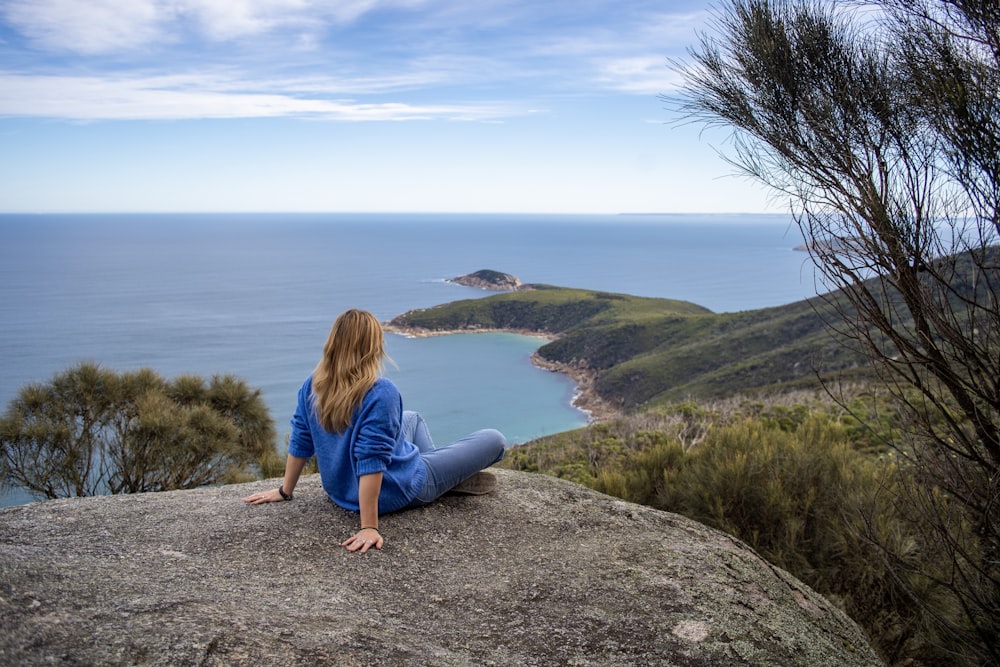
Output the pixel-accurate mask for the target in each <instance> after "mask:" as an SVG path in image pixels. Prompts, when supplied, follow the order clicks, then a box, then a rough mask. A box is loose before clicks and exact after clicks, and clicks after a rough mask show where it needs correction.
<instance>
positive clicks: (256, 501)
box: [243, 489, 284, 505]
mask: <svg viewBox="0 0 1000 667" xmlns="http://www.w3.org/2000/svg"><path fill="white" fill-rule="evenodd" d="M283 500H284V498H282V497H281V492H280V491H278V489H271V490H270V491H261V492H260V493H255V494H253V495H252V496H247V497H246V498H244V499H243V502H245V503H249V504H251V505H263V504H264V503H276V502H280V501H283Z"/></svg>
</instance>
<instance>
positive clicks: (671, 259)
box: [0, 213, 816, 504]
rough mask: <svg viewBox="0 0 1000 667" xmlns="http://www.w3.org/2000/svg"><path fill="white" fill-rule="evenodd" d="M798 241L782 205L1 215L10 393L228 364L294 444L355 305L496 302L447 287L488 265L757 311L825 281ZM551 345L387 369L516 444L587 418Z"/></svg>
mask: <svg viewBox="0 0 1000 667" xmlns="http://www.w3.org/2000/svg"><path fill="white" fill-rule="evenodd" d="M800 242H801V240H800V238H799V236H798V232H797V230H796V229H795V227H794V225H792V224H791V221H790V219H789V218H788V216H783V215H743V216H736V215H719V216H712V215H680V214H676V215H671V214H663V215H644V216H614V215H528V214H523V215H506V214H504V215H500V214H497V215H487V214H477V215H460V214H444V215H434V214H346V213H343V214H276V213H275V214H236V213H234V214H134V215H133V214H116V215H97V214H93V215H89V214H88V215H83V214H80V215H0V313H2V320H0V368H2V369H3V376H2V379H0V405H3V406H6V405H7V404H8V403H9V401H10V400H11V399H12V398H13V397H14V396H15V395H16V393H17V391H18V389H19V388H20V387H22V386H23V385H25V384H27V383H29V382H45V381H47V380H48V379H50V378H51V376H52V375H53V374H55V373H57V372H60V371H62V370H64V369H66V368H68V367H69V366H71V365H73V364H75V363H78V362H80V361H83V360H90V361H96V362H98V363H100V364H102V365H103V366H105V367H108V368H113V369H115V370H129V369H135V368H141V367H149V368H153V369H154V370H156V371H158V372H160V373H161V374H163V375H164V376H166V377H173V376H175V375H177V374H180V373H195V374H199V375H202V376H205V377H208V376H211V375H212V374H216V373H220V374H234V375H237V376H239V377H242V378H243V379H245V380H247V382H249V383H250V384H251V385H253V386H255V387H260V388H261V390H262V392H263V395H264V399H265V401H266V402H267V404H268V406H269V408H270V410H271V413H272V416H273V417H274V419H275V422H276V425H277V428H278V433H279V437H278V442H277V443H276V446H278V447H279V448H282V447H283V443H284V439H285V437H286V435H287V432H288V420H289V419H290V417H291V411H292V409H293V407H294V400H295V391H296V389H297V388H298V386H299V384H300V383H301V382H302V381H303V380H304V379H305V377H306V376H307V375H308V374H309V373H310V372H311V370H312V368H313V366H314V365H315V363H316V360H317V359H318V357H319V353H320V351H321V349H322V345H323V342H324V340H325V338H326V334H327V332H328V330H329V327H330V324H331V323H332V321H333V319H334V318H335V317H336V316H337V314H339V313H340V312H342V311H343V310H345V309H346V308H351V307H358V308H364V309H367V310H371V311H372V312H373V313H374V314H375V315H376V316H377V317H379V319H382V320H387V319H390V318H391V317H393V316H394V315H397V314H399V313H402V312H405V311H407V310H410V309H413V308H424V307H429V306H433V305H436V304H439V303H445V302H448V301H454V300H456V299H465V298H480V297H483V296H488V295H489V293H488V292H484V291H482V290H476V289H472V288H468V287H462V286H459V285H455V284H453V283H450V282H447V281H446V279H447V278H451V277H455V276H458V275H462V274H466V273H470V272H473V271H476V270H479V269H484V268H488V269H494V270H498V271H504V272H507V273H512V274H514V275H517V276H518V277H520V278H521V280H522V281H524V282H538V283H547V284H552V285H560V286H565V287H578V288H586V289H598V290H604V291H610V292H622V293H627V294H635V295H640V296H654V297H666V298H675V299H683V300H688V301H693V302H695V303H698V304H700V305H703V306H705V307H707V308H710V309H712V310H714V311H716V312H727V311H735V310H749V309H756V308H762V307H767V306H776V305H781V304H784V303H789V302H792V301H797V300H799V299H802V298H806V297H808V296H812V295H814V294H815V293H816V287H815V285H814V283H813V278H812V275H813V274H812V269H811V265H809V263H808V259H807V257H806V256H805V255H804V254H803V253H799V252H794V251H793V247H794V246H795V245H797V244H798V243H800ZM543 342H544V341H542V340H541V339H538V338H532V337H525V336H518V335H513V334H463V335H451V336H442V337H432V338H420V339H413V338H406V337H403V336H398V335H389V336H388V337H387V348H388V352H389V354H390V356H391V357H392V358H393V359H394V361H395V365H389V366H388V367H387V369H386V375H387V376H389V377H390V378H392V379H393V380H394V381H395V382H396V383H397V384H398V385H399V386H400V389H401V390H402V392H403V396H404V401H405V404H406V407H407V408H410V409H415V410H419V411H420V412H421V413H423V414H424V416H425V417H426V418H427V420H428V422H429V423H430V426H431V430H432V433H433V435H434V438H435V440H436V441H438V442H448V441H450V440H453V439H455V438H458V437H461V436H462V435H464V434H465V433H467V432H469V431H471V430H475V429H477V428H483V427H493V428H498V429H500V430H501V431H503V432H504V433H505V434H506V435H507V437H508V439H509V440H510V442H511V443H512V444H517V443H522V442H525V441H527V440H530V439H532V438H535V437H539V436H542V435H546V434H550V433H555V432H559V431H563V430H568V429H571V428H575V427H578V426H581V425H583V424H585V423H586V415H585V414H583V413H581V412H580V411H579V410H576V409H575V408H574V407H573V406H572V405H571V399H572V396H573V391H574V386H573V383H572V382H571V381H570V380H569V379H567V378H566V377H564V376H562V375H559V374H555V373H551V372H548V371H544V370H541V369H538V368H536V367H534V366H532V365H531V363H530V356H531V353H532V352H533V351H534V350H535V349H537V348H538V347H539V345H541V344H542V343H543ZM11 497H12V496H11V494H9V493H8V494H6V495H5V496H4V499H0V504H10V499H11ZM16 500H17V501H18V502H24V498H23V497H18V498H17V499H16Z"/></svg>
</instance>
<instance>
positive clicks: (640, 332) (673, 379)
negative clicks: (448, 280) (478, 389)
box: [390, 285, 869, 410]
mask: <svg viewBox="0 0 1000 667" xmlns="http://www.w3.org/2000/svg"><path fill="white" fill-rule="evenodd" d="M526 287H527V289H524V288H522V290H521V291H517V292H511V293H505V294H498V295H494V296H489V297H485V298H478V299H467V300H462V301H455V302H452V303H448V304H444V305H441V306H435V307H433V308H427V309H423V310H415V311H410V312H408V313H405V314H403V315H400V316H398V317H396V318H395V319H393V320H392V322H391V323H390V326H391V327H392V328H398V329H402V330H411V331H412V330H428V331H438V332H443V331H482V330H496V329H500V330H514V331H527V332H536V333H543V334H547V335H551V336H553V337H554V338H555V340H553V341H552V342H549V343H547V344H546V345H543V346H542V347H541V348H540V349H539V350H538V354H539V356H541V357H542V358H543V359H545V360H547V361H550V362H555V363H558V364H565V365H568V366H571V367H577V368H586V369H588V370H589V371H590V372H591V373H593V374H594V377H595V382H594V390H595V391H596V393H597V394H598V395H599V396H600V397H601V398H602V399H603V400H604V401H606V402H609V403H611V404H614V405H619V406H621V407H622V408H623V409H625V410H632V409H635V408H639V407H649V406H653V405H656V404H658V403H664V402H672V401H677V400H686V399H689V398H695V399H710V398H719V397H724V396H729V395H732V394H734V393H744V394H747V393H754V392H776V391H787V390H791V389H800V388H811V387H816V386H818V380H817V378H816V373H817V371H820V372H822V374H823V376H824V378H837V379H841V380H862V379H867V377H868V373H869V371H868V367H867V365H866V364H865V363H864V361H863V359H862V358H861V356H860V355H858V354H857V353H855V352H851V351H849V350H848V349H846V348H845V347H844V346H843V344H842V343H839V342H837V341H836V340H835V339H834V338H833V337H832V336H831V334H830V332H829V329H828V327H827V325H826V323H825V320H829V321H836V320H837V315H836V314H835V313H833V311H832V309H831V308H830V306H829V304H827V303H826V302H825V301H824V300H823V299H811V300H807V301H800V302H796V303H793V304H789V305H786V306H780V307H776V308H766V309H760V310H752V311H745V312H740V313H723V314H716V313H712V312H711V311H709V310H708V309H706V308H703V307H701V306H698V305H696V304H693V303H690V302H687V301H676V300H671V299H655V298H648V297H635V296H629V295H626V294H612V293H607V292H595V291H589V290H580V289H570V288H564V287H555V286H552V285H530V286H526Z"/></svg>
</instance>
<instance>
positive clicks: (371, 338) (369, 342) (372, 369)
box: [312, 308, 387, 432]
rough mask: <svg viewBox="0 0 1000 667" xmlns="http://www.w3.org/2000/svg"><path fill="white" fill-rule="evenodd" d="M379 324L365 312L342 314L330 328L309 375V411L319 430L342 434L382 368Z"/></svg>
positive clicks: (357, 311) (352, 310)
mask: <svg viewBox="0 0 1000 667" xmlns="http://www.w3.org/2000/svg"><path fill="white" fill-rule="evenodd" d="M385 358H387V356H386V354H385V343H384V336H383V333H382V325H381V324H379V321H378V320H377V319H376V318H375V316H374V315H372V314H371V313H369V312H368V311H365V310H357V309H353V308H352V309H351V310H347V311H344V312H343V313H341V314H340V316H339V317H337V320H336V321H335V322H334V323H333V326H332V327H331V328H330V335H329V336H327V339H326V344H325V345H324V346H323V358H322V359H320V361H319V364H317V365H316V370H314V371H313V374H312V399H313V408H314V409H315V410H316V415H317V417H318V418H319V423H320V424H322V426H323V428H325V429H326V430H328V431H332V432H339V431H343V430H344V429H345V428H347V427H348V426H350V424H351V416H352V415H353V413H354V409H355V408H356V407H358V406H359V405H361V400H362V399H363V398H364V397H365V394H366V393H368V390H369V389H371V388H372V385H373V384H375V381H376V380H377V379H378V377H379V374H380V373H381V371H382V368H383V363H384V362H383V360H384V359H385Z"/></svg>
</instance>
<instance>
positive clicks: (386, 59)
mask: <svg viewBox="0 0 1000 667" xmlns="http://www.w3.org/2000/svg"><path fill="white" fill-rule="evenodd" d="M710 6H711V5H710V3H709V2H707V1H704V2H702V1H696V0H671V1H668V0H661V1H659V2H647V1H644V0H545V1H541V0H0V212H2V213H49V212H175V211H176V212H188V211H199V212H216V211H240V212H242V211H257V212H291V211H309V212H318V211H322V212H360V211H371V212H485V213H509V212H523V213H602V214H603V213H651V212H671V213H696V212H705V213H741V212H783V209H782V208H781V207H780V206H779V205H778V203H777V202H775V201H774V200H773V199H772V198H771V197H769V196H768V192H767V191H766V190H764V189H763V188H762V186H760V185H758V184H755V183H753V182H750V181H748V180H747V179H745V178H743V177H741V176H738V175H736V173H735V169H734V168H733V167H732V165H730V164H728V163H727V162H726V161H725V160H724V159H722V157H720V155H719V151H723V152H727V151H728V146H729V144H728V132H727V131H726V130H725V129H722V128H715V129H710V128H705V127H704V126H703V125H699V124H693V123H685V122H683V119H682V118H681V117H680V116H679V114H678V112H677V111H676V109H675V108H674V107H673V106H672V104H671V102H670V101H669V99H670V96H671V95H673V94H675V92H676V91H677V89H678V86H679V84H680V77H679V75H678V74H677V72H676V71H675V69H674V67H673V66H672V65H671V59H678V58H681V59H683V58H686V54H687V50H688V48H689V47H692V46H694V45H696V44H697V40H698V33H699V31H705V30H708V29H709V27H710V17H711V14H710ZM665 97H666V98H667V99H665Z"/></svg>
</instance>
